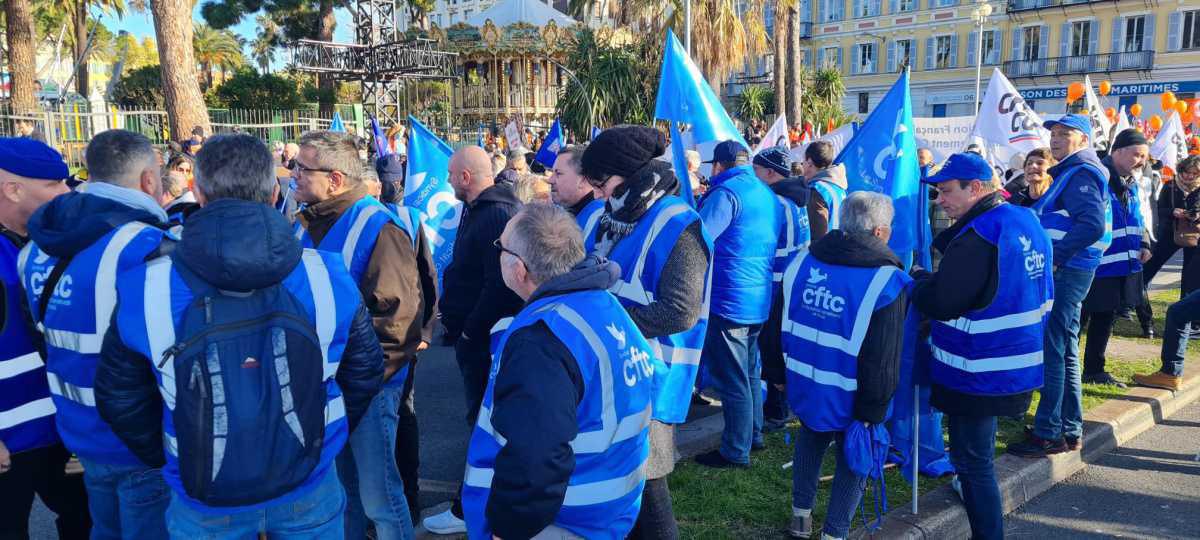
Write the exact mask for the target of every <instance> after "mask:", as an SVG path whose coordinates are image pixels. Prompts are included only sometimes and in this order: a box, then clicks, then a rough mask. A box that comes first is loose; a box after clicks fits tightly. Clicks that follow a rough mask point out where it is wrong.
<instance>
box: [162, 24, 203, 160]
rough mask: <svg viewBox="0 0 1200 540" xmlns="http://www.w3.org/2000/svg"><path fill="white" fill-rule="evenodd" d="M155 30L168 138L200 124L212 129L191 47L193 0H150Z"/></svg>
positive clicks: (183, 135) (186, 132)
mask: <svg viewBox="0 0 1200 540" xmlns="http://www.w3.org/2000/svg"><path fill="white" fill-rule="evenodd" d="M150 11H151V14H152V15H153V16H154V34H155V36H156V37H157V39H158V57H159V58H160V59H161V64H160V65H161V66H162V85H163V98H164V101H166V108H167V120H168V121H169V122H170V126H171V138H173V139H176V140H181V139H183V138H184V137H186V136H187V134H188V133H190V132H191V131H192V128H194V127H196V126H200V128H201V129H203V130H204V132H205V133H211V132H212V126H211V125H210V124H209V121H208V108H207V107H205V105H204V94H202V93H201V92H200V81H199V78H198V77H197V74H196V57H195V53H194V52H193V51H192V1H191V0H151V1H150Z"/></svg>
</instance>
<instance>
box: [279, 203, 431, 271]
mask: <svg viewBox="0 0 1200 540" xmlns="http://www.w3.org/2000/svg"><path fill="white" fill-rule="evenodd" d="M398 221H399V220H398V219H397V218H395V217H393V214H392V213H391V212H389V211H388V209H387V207H386V206H384V205H383V204H382V203H380V202H379V201H378V200H376V199H375V198H374V197H370V196H367V197H363V198H361V199H359V200H357V201H355V202H354V204H353V205H351V206H350V208H347V209H346V211H345V212H343V213H342V215H341V216H340V217H338V220H337V222H336V223H334V224H333V227H330V228H329V232H327V233H325V237H324V238H322V239H321V244H320V245H313V241H312V238H311V237H309V236H308V230H306V229H305V228H304V226H303V225H301V224H300V221H299V220H296V224H295V231H296V239H297V240H299V241H300V245H302V246H304V247H306V248H316V249H319V250H321V251H333V252H336V253H341V254H342V260H343V261H344V262H345V264H346V269H347V270H349V271H350V277H352V278H354V282H355V283H359V282H361V281H362V276H363V273H365V272H366V271H367V263H368V262H369V261H370V260H371V252H373V251H375V241H376V240H378V239H379V231H381V230H382V229H383V226H384V225H386V224H388V223H389V222H391V223H396V224H397V226H399V223H398ZM410 236H411V235H410Z"/></svg>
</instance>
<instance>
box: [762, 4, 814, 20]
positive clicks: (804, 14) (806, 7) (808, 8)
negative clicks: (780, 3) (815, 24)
mask: <svg viewBox="0 0 1200 540" xmlns="http://www.w3.org/2000/svg"><path fill="white" fill-rule="evenodd" d="M817 4H818V5H819V4H820V2H819V1H818V2H817ZM772 9H774V8H772ZM818 20H820V19H818ZM800 22H812V4H811V2H810V1H809V0H800Z"/></svg>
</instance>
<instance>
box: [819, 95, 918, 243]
mask: <svg viewBox="0 0 1200 540" xmlns="http://www.w3.org/2000/svg"><path fill="white" fill-rule="evenodd" d="M836 162H837V163H841V164H843V165H845V167H846V178H847V179H848V181H849V190H848V191H864V190H867V191H877V192H880V193H885V194H887V195H888V196H890V197H891V198H892V204H893V206H894V207H895V210H896V214H895V217H894V218H893V219H892V239H891V240H890V241H889V242H888V246H890V247H891V248H892V251H894V252H895V253H896V255H897V256H899V257H900V260H902V261H911V260H912V253H913V250H915V249H916V248H917V239H918V238H917V224H918V221H917V212H918V202H919V201H918V197H919V196H921V194H922V193H923V192H922V191H921V172H920V169H919V168H918V167H917V140H916V137H915V132H914V130H913V119H912V99H911V98H910V96H909V92H908V73H907V72H905V73H903V74H901V75H900V79H899V80H897V81H896V84H895V85H893V86H892V89H891V90H888V93H887V95H885V96H883V100H882V101H880V102H879V105H878V106H876V107H875V110H874V111H872V112H871V115H870V116H868V117H867V119H866V121H865V122H863V124H862V127H861V128H859V129H858V130H857V131H856V132H855V134H854V138H852V139H850V142H848V143H846V147H845V148H843V149H842V153H841V154H839V155H838V157H837V160H836ZM905 264H906V265H907V264H908V263H907V262H906V263H905Z"/></svg>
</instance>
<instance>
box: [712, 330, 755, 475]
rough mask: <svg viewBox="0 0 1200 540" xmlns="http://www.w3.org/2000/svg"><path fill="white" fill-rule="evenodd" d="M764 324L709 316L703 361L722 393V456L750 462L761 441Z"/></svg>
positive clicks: (730, 459) (719, 391) (718, 390)
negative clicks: (760, 344) (760, 341)
mask: <svg viewBox="0 0 1200 540" xmlns="http://www.w3.org/2000/svg"><path fill="white" fill-rule="evenodd" d="M761 328H762V325H761V324H739V323H735V322H733V321H730V320H729V319H726V318H724V317H721V316H719V315H711V316H710V317H709V319H708V334H707V335H706V336H705V338H704V353H705V357H704V364H705V365H706V366H707V367H708V373H709V375H710V376H711V377H712V382H713V386H714V387H716V389H717V393H718V394H720V396H721V414H722V415H723V416H724V417H725V431H723V432H722V433H721V450H720V451H721V455H722V456H724V457H725V459H728V460H729V461H732V462H734V463H750V446H751V445H752V444H755V443H757V444H762V440H763V436H762V424H763V415H762V388H761V386H762V384H761V383H760V382H759V380H760V377H761V375H762V361H761V360H760V358H759V355H758V344H757V343H758V331H759V329H761Z"/></svg>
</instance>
